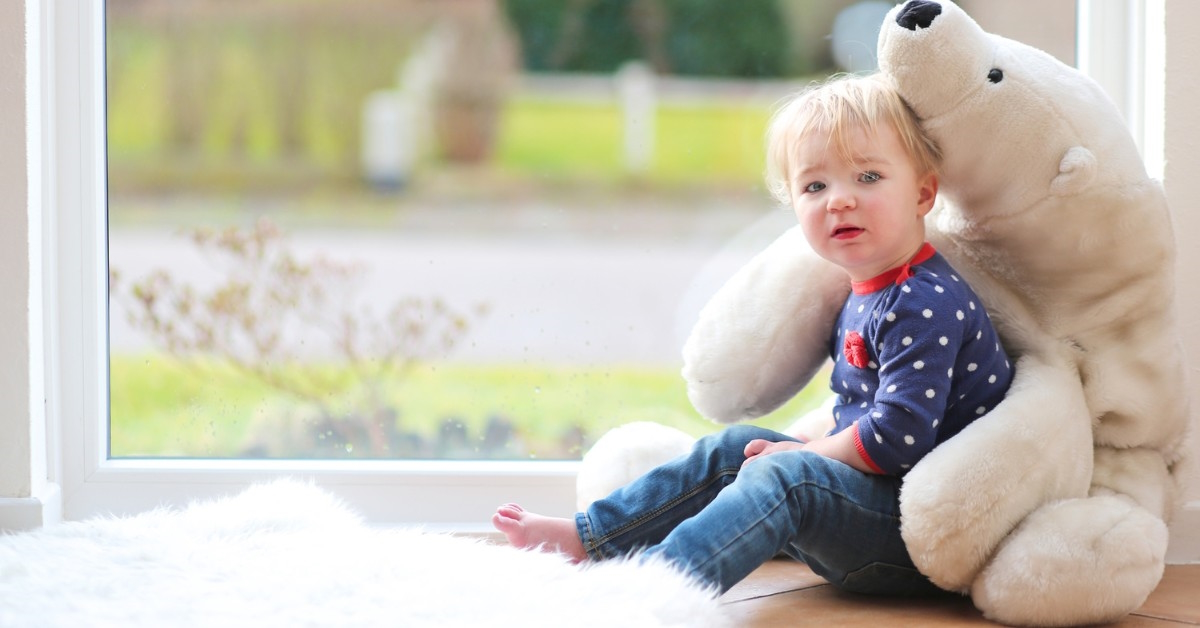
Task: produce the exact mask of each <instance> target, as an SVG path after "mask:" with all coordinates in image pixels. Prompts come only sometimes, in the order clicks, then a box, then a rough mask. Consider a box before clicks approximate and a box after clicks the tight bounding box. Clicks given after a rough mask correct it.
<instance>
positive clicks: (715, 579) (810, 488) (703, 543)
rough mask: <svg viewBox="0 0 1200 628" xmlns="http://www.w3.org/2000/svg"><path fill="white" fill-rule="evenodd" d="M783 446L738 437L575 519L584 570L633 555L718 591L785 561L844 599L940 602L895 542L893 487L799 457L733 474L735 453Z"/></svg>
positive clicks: (719, 439) (751, 432)
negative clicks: (661, 562) (863, 596)
mask: <svg viewBox="0 0 1200 628" xmlns="http://www.w3.org/2000/svg"><path fill="white" fill-rule="evenodd" d="M757 438H762V439H766V440H770V441H783V440H794V439H792V438H789V437H788V436H785V435H783V434H780V433H778V432H774V431H771V430H766V429H762V428H758V427H754V426H750V425H738V426H734V427H730V428H727V429H725V430H724V431H722V432H720V433H717V434H713V435H711V436H706V437H704V438H701V439H700V440H699V441H698V442H697V443H696V445H695V447H694V448H693V449H692V451H691V453H689V454H685V455H683V456H681V457H679V458H677V459H675V460H673V461H671V462H668V463H666V464H664V465H662V466H660V467H658V468H657V469H654V470H653V471H650V472H649V473H647V474H646V475H644V476H642V477H641V478H639V479H637V480H635V481H634V482H633V483H631V484H629V485H628V486H626V487H624V488H620V489H618V490H616V491H614V492H613V493H612V495H610V496H608V497H607V498H605V499H602V500H599V501H597V502H595V503H593V504H592V505H591V506H589V507H588V509H587V510H586V511H585V512H581V513H579V514H577V515H576V516H575V524H576V526H577V528H578V530H579V538H580V539H581V540H582V541H583V546H584V549H586V550H587V552H588V555H589V556H590V557H591V558H593V559H606V558H614V557H618V556H625V555H629V554H631V553H635V552H644V553H643V554H642V555H643V556H645V557H660V558H664V559H666V560H668V561H669V562H671V563H674V564H676V565H678V566H679V567H680V568H682V569H683V570H684V571H686V572H688V573H690V574H691V575H692V576H694V577H696V578H698V579H700V580H702V581H704V582H706V583H710V584H712V585H714V586H716V587H718V588H719V589H720V591H721V592H724V591H727V590H728V589H729V588H730V587H732V586H733V585H734V584H736V583H737V582H739V581H740V580H741V579H743V578H745V577H746V576H747V575H749V574H750V572H752V571H754V570H755V569H756V568H757V567H758V566H759V565H762V564H763V563H764V562H766V561H768V560H770V559H771V558H773V557H775V556H777V555H778V554H780V553H786V554H788V555H790V556H792V557H794V558H797V559H799V560H802V561H804V562H805V563H808V565H809V567H811V568H812V570H813V571H814V572H815V573H817V574H818V575H820V576H822V577H824V578H825V579H827V580H829V582H831V583H832V584H833V585H835V586H837V587H839V588H842V589H845V590H848V591H853V592H858V593H872V594H891V595H919V594H927V593H934V592H937V591H939V590H938V589H937V587H935V586H934V585H933V584H932V583H930V582H929V580H928V579H926V578H925V577H924V576H922V575H921V573H920V572H918V571H917V569H916V567H914V566H913V563H912V560H911V559H910V558H909V556H908V550H907V549H905V547H904V541H903V540H902V539H901V538H900V506H899V494H900V478H896V477H889V476H881V475H871V474H867V473H862V472H861V471H858V470H856V469H854V468H852V467H850V466H848V465H845V464H843V463H841V462H838V461H836V460H831V459H829V458H826V457H824V456H821V455H818V454H814V453H811V452H807V451H785V452H779V453H775V454H771V455H768V456H765V457H762V458H759V459H756V460H755V461H754V462H751V463H750V464H748V465H746V466H745V468H743V467H742V462H743V461H745V459H746V455H745V453H744V450H745V447H746V444H747V443H749V442H750V441H752V440H754V439H757Z"/></svg>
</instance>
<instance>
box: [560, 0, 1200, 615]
mask: <svg viewBox="0 0 1200 628" xmlns="http://www.w3.org/2000/svg"><path fill="white" fill-rule="evenodd" d="M878 53H879V66H880V71H881V72H882V73H883V74H884V75H886V76H888V77H890V79H891V80H892V81H894V83H895V85H896V86H897V87H898V89H899V91H900V92H901V94H902V95H903V96H904V98H905V99H906V100H907V101H908V102H909V104H910V105H911V106H912V107H913V109H914V110H915V111H916V113H917V115H918V116H919V117H920V118H921V119H922V120H923V121H924V124H925V125H926V127H927V128H928V130H929V133H930V134H931V135H932V136H933V137H934V139H935V140H937V141H938V143H939V144H940V145H941V147H942V150H943V152H944V154H945V163H944V166H943V172H942V178H941V198H940V202H939V206H938V207H937V208H936V209H935V211H934V212H933V213H932V214H931V216H930V218H929V239H930V240H931V241H932V242H933V243H934V245H935V246H936V247H937V248H938V250H939V251H941V252H942V253H943V254H944V255H945V256H946V257H947V258H949V259H950V260H951V262H952V263H953V264H954V265H955V266H956V267H957V268H958V270H959V271H960V272H961V273H962V274H963V275H964V276H965V277H966V278H967V279H968V280H969V281H970V282H971V284H972V285H973V287H974V288H975V289H976V291H977V292H978V293H979V294H980V296H981V298H982V299H983V300H984V301H985V303H986V305H987V306H988V308H989V311H990V313H991V315H992V318H993V320H994V321H995V323H996V325H997V328H998V329H999V330H1000V332H1001V335H1002V337H1003V339H1004V342H1005V344H1006V347H1007V349H1008V350H1009V352H1010V354H1012V355H1013V356H1015V357H1016V358H1017V371H1016V378H1015V380H1014V382H1013V385H1012V388H1011V389H1010V391H1009V394H1008V396H1007V397H1006V399H1005V401H1004V402H1003V403H1002V404H1000V405H999V406H998V407H997V408H996V409H995V410H993V411H992V412H991V413H989V414H988V415H986V416H984V417H982V418H980V419H979V420H977V421H976V422H975V423H974V424H972V425H971V426H970V427H968V428H967V429H966V430H964V431H963V432H962V433H961V434H960V435H958V436H956V437H955V438H954V439H951V440H950V441H948V442H946V443H945V444H943V445H942V446H940V447H938V448H937V449H935V450H934V451H933V452H931V453H930V454H929V455H928V456H927V457H926V458H924V459H923V460H922V461H921V462H920V463H919V464H917V465H916V466H915V467H914V468H913V470H912V471H911V472H910V473H908V475H907V476H906V477H905V481H904V488H903V490H902V493H901V511H902V513H903V520H902V533H903V536H904V539H905V542H906V543H907V545H908V548H909V552H910V553H911V555H912V558H913V560H914V562H915V563H916V565H917V566H918V567H919V568H920V569H921V571H922V572H923V573H925V574H926V575H927V576H928V577H929V578H930V579H931V580H933V581H934V582H935V583H937V584H938V585H940V586H942V587H943V588H946V589H949V590H954V591H960V592H964V593H969V594H970V595H971V597H972V600H973V601H974V603H975V605H976V606H977V607H979V608H980V609H981V610H982V611H983V612H984V614H985V615H986V616H987V617H989V618H991V619H994V620H997V621H1001V622H1005V623H1011V624H1024V625H1046V626H1053V625H1071V624H1081V623H1093V622H1106V621H1112V620H1115V619H1117V618H1119V617H1121V616H1122V615H1124V614H1126V613H1128V612H1130V611H1132V610H1135V609H1136V608H1137V607H1138V606H1140V605H1141V603H1142V602H1143V601H1144V600H1145V599H1146V597H1147V596H1148V595H1149V593H1150V592H1151V591H1152V590H1153V589H1154V587H1155V586H1156V585H1157V583H1158V581H1159V580H1160V579H1161V577H1162V573H1163V567H1164V557H1165V553H1166V547H1167V527H1166V521H1167V519H1168V518H1169V516H1170V515H1171V513H1172V511H1173V510H1174V509H1175V507H1176V504H1177V496H1178V495H1179V487H1178V486H1177V480H1178V478H1180V477H1181V474H1180V473H1179V468H1178V467H1179V464H1180V462H1181V459H1182V454H1183V451H1182V449H1183V442H1184V432H1185V430H1186V427H1187V417H1188V399H1187V392H1186V382H1185V379H1186V378H1185V365H1184V361H1183V354H1182V347H1181V345H1180V344H1179V342H1178V337H1177V327H1176V323H1175V312H1174V277H1173V269H1174V260H1175V256H1174V239H1173V235H1172V232H1171V222H1170V216H1169V214H1168V211H1167V206H1166V201H1165V197H1164V195H1163V192H1162V188H1161V186H1160V185H1159V183H1157V182H1155V181H1153V180H1151V179H1150V178H1149V177H1148V176H1147V174H1146V171H1145V167H1144V166H1143V164H1142V162H1141V160H1140V158H1139V157H1138V152H1137V149H1136V147H1135V145H1134V143H1133V141H1132V139H1131V138H1130V136H1129V134H1128V132H1127V131H1126V127H1125V125H1124V122H1123V121H1122V119H1121V116H1120V114H1119V113H1118V111H1117V110H1116V108H1115V107H1114V106H1113V105H1112V104H1111V102H1110V101H1109V100H1108V98H1107V97H1106V96H1105V95H1104V93H1103V92H1102V91H1101V89H1100V88H1099V87H1098V86H1097V85H1096V84H1095V83H1094V82H1093V81H1091V80H1090V79H1088V78H1087V77H1085V76H1084V75H1082V74H1081V73H1080V72H1078V71H1077V70H1075V69H1074V68H1071V67H1068V66H1066V65H1064V64H1062V63H1060V62H1058V61H1057V60H1055V59H1054V58H1053V57H1051V56H1050V55H1048V54H1046V53H1044V52H1042V51H1040V50H1037V49H1034V48H1032V47H1029V46H1026V45H1024V44H1021V43H1019V42H1015V41H1012V40H1009V39H1005V38H1003V37H999V36H996V35H993V34H989V33H986V32H984V31H983V30H982V29H981V28H980V27H979V26H978V25H977V24H976V23H975V22H974V21H973V20H972V19H971V18H970V17H968V16H967V15H966V14H965V13H964V12H963V11H962V10H961V9H960V8H959V7H957V6H956V5H954V4H953V3H951V2H932V1H928V0H912V1H910V2H907V3H905V4H903V5H900V6H897V7H895V8H894V9H892V11H891V12H890V13H889V14H888V16H887V18H886V19H885V21H884V24H883V28H882V31H881V32H880V36H879V45H878ZM848 290H849V286H848V283H847V280H846V278H845V276H844V274H843V273H842V272H841V271H839V270H838V269H836V268H835V267H833V266H831V265H829V264H828V263H826V262H824V261H823V260H821V259H820V258H818V257H816V255H815V254H813V253H812V252H811V251H810V250H809V248H808V245H807V243H806V242H805V240H804V237H803V235H802V234H801V233H800V231H799V229H798V228H793V229H792V230H790V231H788V232H787V233H785V234H784V235H783V236H781V237H780V238H779V239H778V240H777V241H776V242H775V243H773V244H772V245H771V246H769V247H768V248H767V249H766V250H764V251H763V252H762V253H760V254H759V255H758V256H757V257H756V258H755V259H754V260H752V261H751V262H750V263H749V264H748V265H747V266H746V267H745V268H743V269H742V270H741V271H739V273H738V274H737V275H735V276H734V277H733V278H732V279H731V280H730V281H729V282H728V283H727V284H726V285H725V286H724V287H723V288H722V289H721V290H720V291H719V292H718V293H717V294H716V295H715V296H714V297H713V299H712V300H711V301H710V302H709V303H708V305H707V306H706V307H705V309H704V310H703V311H702V312H701V315H700V320H699V322H698V323H697V325H696V327H695V329H694V330H693V332H692V335H691V337H690V338H689V340H688V342H687V344H686V345H685V347H684V377H685V379H686V380H687V383H688V391H689V396H690V398H691V400H692V402H693V404H694V405H695V406H696V408H697V409H698V410H699V411H700V412H701V413H702V414H704V415H705V416H707V417H709V418H711V419H714V420H716V421H720V422H733V421H739V420H743V419H748V418H754V417H757V416H761V415H763V414H765V413H767V412H769V411H771V410H773V409H775V408H777V407H779V406H780V405H781V404H782V403H783V402H785V401H786V400H787V399H789V398H791V397H792V396H793V395H795V393H796V392H798V391H799V390H800V388H802V387H803V385H804V384H805V383H807V382H808V380H809V379H810V378H812V377H813V375H814V374H815V373H816V372H817V371H818V370H819V369H820V368H821V367H822V366H823V365H824V364H825V363H826V360H827V359H828V357H829V349H828V343H829V338H830V334H831V330H832V328H833V322H834V319H835V317H836V314H837V311H838V310H839V309H840V306H841V304H842V302H843V300H844V298H845V295H846V294H847V293H848ZM811 416H813V417H815V419H809V420H807V422H802V423H801V424H800V425H798V426H797V427H796V431H797V432H805V431H807V433H808V434H810V435H811V434H813V433H820V432H821V431H822V430H823V429H824V425H826V424H828V422H827V421H828V417H827V413H826V412H822V411H818V412H815V413H813V415H811ZM818 424H819V425H818ZM614 437H615V438H614V440H615V439H617V438H621V437H624V438H629V439H630V441H633V440H639V439H638V437H637V435H636V434H633V433H630V432H626V433H625V434H623V435H614ZM606 438H607V437H606ZM676 447H677V446H676ZM663 449H664V451H665V452H667V453H664V454H663V456H664V457H665V456H666V455H669V453H670V452H673V451H676V449H675V448H672V447H664V448H663ZM620 450H621V447H620V444H619V443H614V442H611V441H610V442H608V443H605V446H604V447H602V448H600V451H599V452H598V453H602V455H599V456H596V457H594V458H592V457H585V460H584V464H583V467H582V469H581V482H589V483H591V484H592V485H593V486H594V485H595V484H598V483H601V482H599V481H597V479H596V478H598V477H599V478H603V479H604V481H607V482H608V483H609V485H610V486H612V487H615V486H617V485H620V484H623V483H625V482H627V481H629V480H631V479H632V477H616V476H614V475H613V474H612V473H610V472H609V471H610V470H611V468H612V467H611V464H612V461H613V460H614V456H615V455H616V452H619V451H620ZM593 490H595V489H594V488H593Z"/></svg>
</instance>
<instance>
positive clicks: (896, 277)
mask: <svg viewBox="0 0 1200 628" xmlns="http://www.w3.org/2000/svg"><path fill="white" fill-rule="evenodd" d="M934 253H937V251H935V250H934V249H933V245H932V244H930V243H928V242H926V243H925V244H922V245H921V248H920V249H919V250H918V251H917V254H916V255H914V256H912V259H910V260H908V263H906V264H904V265H903V266H899V267H897V268H893V269H891V270H885V271H883V273H882V274H879V275H876V276H874V277H872V278H870V279H864V280H863V281H852V282H850V287H851V288H852V289H853V290H854V294H871V293H872V292H876V291H878V290H882V289H884V288H886V287H888V286H890V285H892V284H895V285H897V286H898V285H900V284H902V283H904V281H905V280H906V279H908V278H909V277H912V276H913V271H912V267H913V266H916V265H917V264H921V263H924V262H925V261H927V260H928V259H929V258H931V257H933V254H934Z"/></svg>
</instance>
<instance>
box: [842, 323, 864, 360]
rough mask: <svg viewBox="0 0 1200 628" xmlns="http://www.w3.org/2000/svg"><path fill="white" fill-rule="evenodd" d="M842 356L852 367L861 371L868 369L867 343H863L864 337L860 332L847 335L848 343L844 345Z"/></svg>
mask: <svg viewBox="0 0 1200 628" xmlns="http://www.w3.org/2000/svg"><path fill="white" fill-rule="evenodd" d="M842 354H843V355H845V356H846V361H847V362H849V363H850V365H851V366H853V367H855V368H860V369H861V368H866V367H867V343H866V342H863V337H862V335H861V334H859V333H858V332H856V331H852V332H850V333H848V334H846V341H845V342H844V343H842Z"/></svg>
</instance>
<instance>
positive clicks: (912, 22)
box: [896, 0, 942, 31]
mask: <svg viewBox="0 0 1200 628" xmlns="http://www.w3.org/2000/svg"><path fill="white" fill-rule="evenodd" d="M941 14H942V5H940V4H938V3H936V2H931V1H930V0H912V2H909V3H908V4H906V5H904V8H903V9H900V13H899V14H897V15H896V23H897V24H899V25H900V26H903V27H904V28H907V29H908V30H910V31H915V30H917V27H921V28H929V25H930V24H933V18H935V17H937V16H939V15H941Z"/></svg>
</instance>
